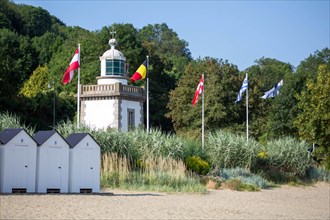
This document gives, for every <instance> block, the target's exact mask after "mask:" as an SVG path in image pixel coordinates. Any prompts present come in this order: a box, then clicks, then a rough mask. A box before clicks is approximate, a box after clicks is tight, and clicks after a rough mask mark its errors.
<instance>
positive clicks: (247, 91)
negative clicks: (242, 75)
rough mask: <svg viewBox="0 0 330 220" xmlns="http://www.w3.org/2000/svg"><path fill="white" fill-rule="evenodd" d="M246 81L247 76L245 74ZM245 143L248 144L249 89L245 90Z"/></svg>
mask: <svg viewBox="0 0 330 220" xmlns="http://www.w3.org/2000/svg"><path fill="white" fill-rule="evenodd" d="M246 80H247V81H248V74H247V73H246ZM245 105H246V143H249V88H246V104H245Z"/></svg>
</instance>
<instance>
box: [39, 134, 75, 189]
mask: <svg viewBox="0 0 330 220" xmlns="http://www.w3.org/2000/svg"><path fill="white" fill-rule="evenodd" d="M33 138H34V139H35V140H36V142H37V144H38V147H37V178H36V192H37V193H67V192H68V187H69V144H68V143H67V142H66V141H65V139H64V138H63V137H62V136H61V135H60V134H59V133H58V132H57V131H56V130H51V131H39V132H37V133H36V134H35V135H34V136H33Z"/></svg>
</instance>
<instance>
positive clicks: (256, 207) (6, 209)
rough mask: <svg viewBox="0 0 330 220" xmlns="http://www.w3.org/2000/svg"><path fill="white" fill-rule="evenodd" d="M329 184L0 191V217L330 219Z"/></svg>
mask: <svg viewBox="0 0 330 220" xmlns="http://www.w3.org/2000/svg"><path fill="white" fill-rule="evenodd" d="M329 207H330V184H328V183H324V182H320V183H317V184H315V185H313V186H299V187H293V186H282V187H280V188H274V189H268V190H262V191H260V192H237V191H232V190H227V189H220V190H209V192H208V193H207V194H203V195H200V194H182V193H178V194H168V193H157V192H136V191H122V190H109V189H103V190H102V193H100V194H97V195H95V194H88V195H86V194H75V195H73V194H28V195H27V194H20V195H19V194H3V195H0V219H330V208H329Z"/></svg>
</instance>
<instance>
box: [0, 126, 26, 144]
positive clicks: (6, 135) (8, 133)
mask: <svg viewBox="0 0 330 220" xmlns="http://www.w3.org/2000/svg"><path fill="white" fill-rule="evenodd" d="M21 131H25V130H24V129H23V128H6V129H4V130H3V131H2V132H0V143H1V144H7V143H8V142H9V141H10V140H11V139H13V138H14V137H15V136H16V135H17V134H18V133H20V132H21ZM25 132H26V131H25ZM26 133H27V132H26ZM27 134H28V133H27Z"/></svg>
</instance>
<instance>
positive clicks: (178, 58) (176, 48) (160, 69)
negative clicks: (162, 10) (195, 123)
mask: <svg viewBox="0 0 330 220" xmlns="http://www.w3.org/2000/svg"><path fill="white" fill-rule="evenodd" d="M138 39H139V41H140V42H141V44H142V47H143V48H144V50H145V51H146V55H149V56H150V61H149V78H150V89H149V91H150V124H151V126H153V127H161V128H162V129H163V130H166V131H170V130H172V129H173V125H172V122H171V120H169V119H168V118H166V117H165V114H166V113H167V112H168V109H167V108H166V105H167V103H168V101H169V91H170V90H172V89H174V88H175V82H176V81H177V79H179V78H180V76H181V75H182V74H183V72H184V67H185V66H186V65H187V64H188V62H189V61H190V60H191V55H190V52H189V50H188V48H187V46H188V44H187V43H186V42H185V41H184V40H181V39H179V37H178V35H177V33H175V32H174V31H173V30H172V29H170V28H169V27H168V26H167V25H166V24H165V23H163V24H155V25H150V24H149V25H147V26H145V27H143V28H142V29H141V30H139V32H138ZM143 60H144V59H142V60H141V61H140V63H139V65H140V64H141V63H142V62H143ZM137 68H138V66H136V67H135V68H134V71H135V70H136V69H137Z"/></svg>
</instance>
